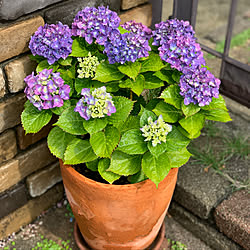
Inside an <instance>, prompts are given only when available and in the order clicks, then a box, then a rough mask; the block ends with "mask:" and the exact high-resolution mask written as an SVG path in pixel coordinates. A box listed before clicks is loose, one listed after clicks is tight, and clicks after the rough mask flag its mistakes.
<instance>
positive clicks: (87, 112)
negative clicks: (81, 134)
mask: <svg viewBox="0 0 250 250" xmlns="http://www.w3.org/2000/svg"><path fill="white" fill-rule="evenodd" d="M81 95H82V96H83V97H82V98H81V99H80V100H79V101H78V103H77V104H76V107H75V109H74V110H75V112H78V113H79V114H80V116H81V117H83V118H84V119H85V120H89V119H90V118H91V117H92V118H102V117H105V115H108V116H110V115H111V114H112V113H115V112H116V108H115V106H114V103H113V101H112V96H111V95H110V94H109V93H107V92H106V87H105V86H103V87H101V88H98V89H94V90H92V91H91V90H90V89H88V88H84V89H82V92H81Z"/></svg>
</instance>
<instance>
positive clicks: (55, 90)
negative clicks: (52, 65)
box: [24, 69, 70, 110]
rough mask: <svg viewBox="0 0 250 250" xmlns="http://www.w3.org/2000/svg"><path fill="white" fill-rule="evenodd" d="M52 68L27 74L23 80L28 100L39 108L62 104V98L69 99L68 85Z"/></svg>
mask: <svg viewBox="0 0 250 250" xmlns="http://www.w3.org/2000/svg"><path fill="white" fill-rule="evenodd" d="M52 71H53V69H44V70H42V71H41V72H39V74H38V75H36V76H35V75H34V72H32V74H31V75H28V76H27V77H26V78H25V79H24V81H25V82H26V83H27V87H26V88H25V90H24V93H25V94H26V96H27V98H28V99H29V101H30V102H31V103H32V104H33V105H34V106H35V107H37V108H38V109H39V110H42V109H50V108H55V107H61V106H63V100H68V99H69V92H70V86H69V85H67V84H64V81H63V79H62V78H61V77H60V73H52Z"/></svg>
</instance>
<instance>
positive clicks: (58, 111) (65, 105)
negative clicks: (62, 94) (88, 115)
mask: <svg viewBox="0 0 250 250" xmlns="http://www.w3.org/2000/svg"><path fill="white" fill-rule="evenodd" d="M70 106H71V103H70V100H65V101H63V106H62V107H56V108H53V109H51V111H52V112H53V113H54V114H56V115H61V114H62V112H63V111H64V110H65V109H67V108H69V107H70Z"/></svg>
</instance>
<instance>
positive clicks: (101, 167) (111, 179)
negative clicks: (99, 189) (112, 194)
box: [98, 158, 121, 184]
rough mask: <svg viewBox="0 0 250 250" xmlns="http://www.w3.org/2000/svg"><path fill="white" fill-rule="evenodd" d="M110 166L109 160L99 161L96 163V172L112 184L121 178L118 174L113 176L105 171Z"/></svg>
mask: <svg viewBox="0 0 250 250" xmlns="http://www.w3.org/2000/svg"><path fill="white" fill-rule="evenodd" d="M109 166H110V159H107V158H105V159H101V160H100V161H99V163H98V172H99V174H100V175H101V177H102V178H103V179H104V180H106V181H107V182H109V183H110V184H112V183H113V182H114V181H116V180H118V179H119V178H120V177H121V176H120V175H119V174H115V173H113V172H111V171H107V169H108V168H109Z"/></svg>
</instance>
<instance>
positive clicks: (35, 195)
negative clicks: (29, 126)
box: [0, 0, 152, 240]
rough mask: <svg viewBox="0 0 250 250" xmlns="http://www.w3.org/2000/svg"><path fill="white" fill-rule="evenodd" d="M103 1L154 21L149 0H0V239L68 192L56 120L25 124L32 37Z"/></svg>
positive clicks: (32, 65) (130, 15)
mask: <svg viewBox="0 0 250 250" xmlns="http://www.w3.org/2000/svg"><path fill="white" fill-rule="evenodd" d="M99 5H105V6H107V5H108V6H109V8H110V9H111V10H115V11H117V12H118V13H120V14H121V15H120V16H121V19H122V22H125V21H129V20H131V19H135V20H137V21H139V22H142V23H144V24H145V25H148V26H150V25H151V20H152V8H151V5H150V4H149V3H148V1H147V0H139V1H135V0H122V1H121V0H91V1H87V0H46V1H44V0H18V1H9V0H2V1H0V204H1V206H0V240H1V239H3V238H5V237H7V236H8V234H10V233H12V232H16V231H18V230H19V229H20V227H21V226H24V225H26V224H28V223H30V222H31V221H32V220H34V219H35V218H36V217H37V216H38V215H39V214H40V213H41V212H42V211H44V210H45V209H47V208H49V207H50V206H52V205H53V204H55V202H57V201H58V200H60V199H61V198H62V197H63V194H64V191H63V186H62V183H61V174H60V169H59V164H58V160H57V159H56V158H55V157H54V156H52V155H51V154H50V152H49V150H48V147H47V142H46V137H47V135H48V132H49V130H50V128H51V126H52V124H53V123H55V120H53V121H52V122H50V123H49V124H48V125H47V126H46V127H45V128H43V129H42V130H41V131H40V132H39V133H37V134H27V135H25V132H24V130H23V128H22V126H21V124H20V122H21V121H20V115H21V113H22V111H23V108H24V103H25V101H26V100H27V99H26V97H25V95H24V94H23V90H24V88H25V83H24V81H23V79H24V78H25V77H26V76H27V75H29V74H30V73H31V72H32V71H34V70H35V68H36V63H35V62H34V61H31V60H30V58H29V54H30V51H29V48H28V43H29V40H30V37H31V36H32V35H33V34H34V32H35V31H36V30H37V28H38V27H39V26H41V25H44V24H45V23H56V22H58V21H61V22H62V23H64V24H68V25H70V24H71V23H72V21H73V18H74V16H75V15H76V13H77V12H78V11H79V10H81V9H83V8H85V7H86V6H96V7H97V6H99ZM55 119H56V118H55Z"/></svg>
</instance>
